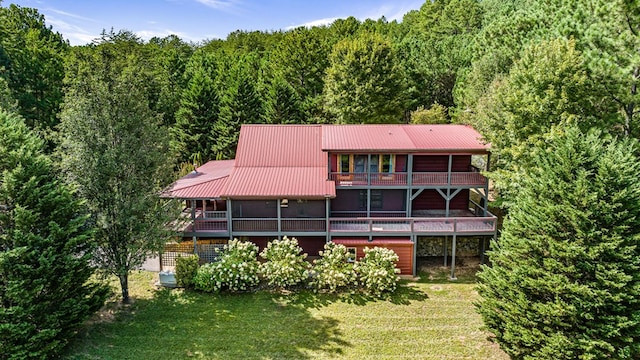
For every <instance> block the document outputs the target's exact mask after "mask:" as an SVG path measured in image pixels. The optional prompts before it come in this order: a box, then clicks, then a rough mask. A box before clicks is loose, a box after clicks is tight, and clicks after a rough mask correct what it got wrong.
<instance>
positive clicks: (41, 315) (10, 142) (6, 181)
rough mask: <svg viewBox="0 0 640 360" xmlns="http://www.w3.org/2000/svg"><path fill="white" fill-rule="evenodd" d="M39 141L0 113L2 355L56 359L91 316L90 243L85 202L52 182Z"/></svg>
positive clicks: (96, 293)
mask: <svg viewBox="0 0 640 360" xmlns="http://www.w3.org/2000/svg"><path fill="white" fill-rule="evenodd" d="M43 144H44V143H43V141H42V140H40V139H39V138H37V137H36V136H35V135H33V133H32V132H31V131H30V130H29V129H28V128H27V127H26V125H25V124H24V121H23V120H22V119H21V118H20V117H18V116H16V115H10V114H9V113H7V112H5V111H3V110H0V174H1V175H0V358H3V359H27V358H36V359H44V358H55V357H57V356H59V355H60V352H61V351H62V350H63V348H64V347H65V345H67V344H68V343H69V341H70V340H71V339H72V338H73V336H74V335H75V332H76V330H77V329H78V327H79V325H80V324H81V323H82V322H83V321H84V320H86V319H87V318H88V317H89V316H90V315H91V314H93V313H94V312H95V311H97V310H98V309H99V308H100V307H101V306H102V304H103V303H104V300H105V298H106V294H107V288H104V287H101V286H99V285H95V284H94V285H91V284H88V280H89V277H90V276H91V274H92V273H93V270H92V268H91V267H90V265H89V261H90V259H91V256H92V253H93V250H94V249H95V242H94V241H93V239H92V237H91V232H90V229H89V227H88V224H87V216H86V213H84V207H83V204H82V203H81V202H80V201H79V200H78V199H77V198H76V197H75V196H74V194H73V192H72V191H71V190H70V188H69V187H68V186H66V185H64V184H62V183H61V182H60V181H58V180H57V179H56V177H55V176H54V173H53V170H52V169H53V166H52V164H51V161H50V160H49V159H48V158H47V157H46V156H44V155H43V152H42V151H43V150H42V149H43Z"/></svg>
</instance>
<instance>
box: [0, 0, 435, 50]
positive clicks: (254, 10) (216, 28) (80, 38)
mask: <svg viewBox="0 0 640 360" xmlns="http://www.w3.org/2000/svg"><path fill="white" fill-rule="evenodd" d="M424 1H425V0H323V1H321V0H128V1H127V0H97V1H96V0H4V1H2V6H5V7H6V6H9V4H16V5H19V6H23V7H34V8H37V9H38V10H39V11H40V13H41V14H44V15H45V18H46V20H47V24H48V25H51V26H52V27H53V29H54V30H55V31H57V32H59V33H61V34H62V35H63V36H64V37H65V38H66V39H68V40H69V41H70V42H71V44H72V45H82V44H86V43H88V42H91V40H93V39H95V38H97V37H98V35H99V34H100V33H101V32H102V29H106V30H107V31H108V30H110V29H111V28H114V30H116V31H118V30H121V29H126V30H130V31H133V32H135V33H136V34H138V36H140V37H141V38H143V39H145V40H148V39H149V38H151V37H153V36H159V37H164V36H167V35H170V34H176V35H178V36H179V37H180V38H182V39H183V40H186V41H193V42H198V41H202V40H206V39H214V38H225V37H226V36H227V34H229V33H230V32H232V31H235V30H278V29H289V28H292V27H296V26H301V25H323V24H329V23H331V22H332V21H333V20H335V19H338V18H346V17H348V16H354V17H356V18H358V19H360V20H364V19H367V18H370V19H379V18H380V17H381V16H383V15H384V16H385V17H386V18H387V19H388V20H389V21H391V20H402V16H403V15H404V14H405V13H407V12H408V11H410V10H414V9H419V8H420V6H421V5H422V4H423V3H424Z"/></svg>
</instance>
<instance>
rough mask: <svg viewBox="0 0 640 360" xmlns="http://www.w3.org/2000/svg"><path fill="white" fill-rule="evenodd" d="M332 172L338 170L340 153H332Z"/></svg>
mask: <svg viewBox="0 0 640 360" xmlns="http://www.w3.org/2000/svg"><path fill="white" fill-rule="evenodd" d="M329 166H330V169H331V172H338V155H337V154H331V163H330V164H329Z"/></svg>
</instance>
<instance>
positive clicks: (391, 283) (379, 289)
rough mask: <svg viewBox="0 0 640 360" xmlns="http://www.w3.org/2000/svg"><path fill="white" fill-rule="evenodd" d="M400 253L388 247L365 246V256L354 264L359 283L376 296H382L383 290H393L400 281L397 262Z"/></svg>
mask: <svg viewBox="0 0 640 360" xmlns="http://www.w3.org/2000/svg"><path fill="white" fill-rule="evenodd" d="M397 261H398V255H396V253H395V252H394V251H393V250H391V249H386V248H380V247H374V248H373V249H369V248H364V257H363V258H362V259H361V260H360V261H357V262H356V264H355V265H354V266H353V268H354V270H355V272H356V274H357V275H358V284H360V285H361V286H362V287H363V288H364V290H365V291H366V292H367V293H369V294H371V295H374V296H380V295H381V294H382V293H383V292H385V291H389V292H393V291H395V290H396V286H397V283H398V276H397V275H396V274H397V273H399V272H400V270H399V269H396V264H395V263H396V262H397Z"/></svg>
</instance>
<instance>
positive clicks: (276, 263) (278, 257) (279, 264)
mask: <svg viewBox="0 0 640 360" xmlns="http://www.w3.org/2000/svg"><path fill="white" fill-rule="evenodd" d="M301 252H302V248H301V247H300V246H298V240H296V238H291V239H289V238H288V237H286V236H285V237H284V238H283V239H282V240H273V241H272V242H270V243H269V244H268V245H267V247H266V248H265V249H264V250H262V252H261V253H260V256H261V257H262V258H264V259H265V260H267V262H265V263H263V264H261V265H260V273H261V274H262V275H263V276H264V277H265V278H266V279H267V281H268V283H269V285H271V286H276V287H281V288H287V287H290V286H294V285H297V284H299V283H301V282H302V281H304V280H305V279H306V278H307V277H308V276H309V272H308V268H309V264H308V263H307V262H306V261H305V260H304V259H305V258H306V257H307V254H301Z"/></svg>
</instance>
